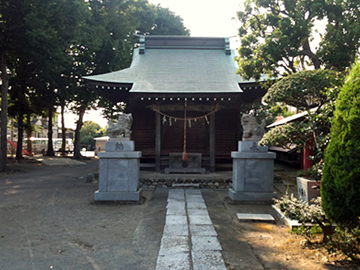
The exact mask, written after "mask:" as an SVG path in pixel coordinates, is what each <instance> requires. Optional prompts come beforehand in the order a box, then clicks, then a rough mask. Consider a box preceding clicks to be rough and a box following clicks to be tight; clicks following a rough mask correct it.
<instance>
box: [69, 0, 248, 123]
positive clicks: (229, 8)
mask: <svg viewBox="0 0 360 270" xmlns="http://www.w3.org/2000/svg"><path fill="white" fill-rule="evenodd" d="M149 2H150V3H152V4H155V5H157V4H160V6H161V7H163V8H169V9H170V10H171V11H172V12H174V13H175V14H176V15H179V16H180V17H181V18H183V23H184V25H185V27H186V28H188V29H190V32H191V36H193V37H204V36H208V37H229V38H230V47H231V49H236V48H237V47H238V46H237V44H238V40H239V38H238V34H237V29H238V28H239V22H238V21H237V20H236V19H235V18H236V14H237V11H240V10H241V9H242V2H243V1H242V0H221V1H209V0H149ZM77 119H78V117H77V116H76V115H73V114H70V113H68V114H67V115H66V118H65V126H66V127H67V128H74V129H75V125H76V121H77ZM87 120H91V121H93V122H95V123H98V124H99V125H100V126H101V127H105V126H107V120H106V119H104V118H103V117H102V116H101V113H100V110H96V111H94V110H91V111H87V112H86V113H85V115H84V121H87Z"/></svg>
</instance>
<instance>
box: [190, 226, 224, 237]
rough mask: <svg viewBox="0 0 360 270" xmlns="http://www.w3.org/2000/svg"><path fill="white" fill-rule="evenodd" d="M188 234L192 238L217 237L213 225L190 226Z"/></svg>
mask: <svg viewBox="0 0 360 270" xmlns="http://www.w3.org/2000/svg"><path fill="white" fill-rule="evenodd" d="M190 233H191V235H193V236H217V235H218V234H217V232H216V231H215V228H214V226H213V225H208V224H205V225H190Z"/></svg>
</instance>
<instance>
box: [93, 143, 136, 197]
mask: <svg viewBox="0 0 360 270" xmlns="http://www.w3.org/2000/svg"><path fill="white" fill-rule="evenodd" d="M98 156H99V158H100V166H99V190H98V191H96V192H95V201H138V200H139V199H140V197H141V190H139V171H140V157H141V152H136V151H134V142H133V141H129V140H118V139H112V140H110V141H108V142H106V150H105V152H99V154H98Z"/></svg>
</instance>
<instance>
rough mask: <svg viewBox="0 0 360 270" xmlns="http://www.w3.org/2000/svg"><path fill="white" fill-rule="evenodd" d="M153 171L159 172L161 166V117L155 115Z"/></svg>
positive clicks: (157, 114)
mask: <svg viewBox="0 0 360 270" xmlns="http://www.w3.org/2000/svg"><path fill="white" fill-rule="evenodd" d="M155 117H156V119H155V125H156V126H155V171H157V172H160V164H161V115H160V114H159V113H155Z"/></svg>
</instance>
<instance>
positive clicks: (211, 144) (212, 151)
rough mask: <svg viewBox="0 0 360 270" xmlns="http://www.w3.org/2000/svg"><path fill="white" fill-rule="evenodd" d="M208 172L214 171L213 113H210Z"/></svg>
mask: <svg viewBox="0 0 360 270" xmlns="http://www.w3.org/2000/svg"><path fill="white" fill-rule="evenodd" d="M210 172H215V113H213V114H211V115H210Z"/></svg>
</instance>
